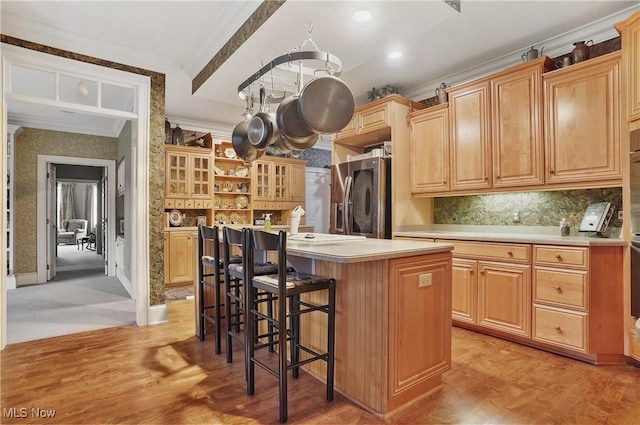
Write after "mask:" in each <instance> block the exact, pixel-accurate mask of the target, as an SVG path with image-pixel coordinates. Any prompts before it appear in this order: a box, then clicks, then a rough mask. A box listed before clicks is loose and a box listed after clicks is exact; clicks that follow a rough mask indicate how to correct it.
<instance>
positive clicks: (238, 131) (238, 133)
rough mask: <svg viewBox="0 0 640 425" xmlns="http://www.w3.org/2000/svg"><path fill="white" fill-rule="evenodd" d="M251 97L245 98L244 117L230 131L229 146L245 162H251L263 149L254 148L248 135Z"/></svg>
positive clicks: (262, 152)
mask: <svg viewBox="0 0 640 425" xmlns="http://www.w3.org/2000/svg"><path fill="white" fill-rule="evenodd" d="M251 109H252V104H251V99H250V98H247V109H246V110H245V112H244V113H243V115H244V116H245V119H244V120H242V121H240V122H239V123H238V124H236V126H235V127H234V129H233V133H231V146H233V150H234V151H236V155H238V157H239V158H242V159H244V160H245V162H252V161H255V160H256V159H258V158H260V157H261V156H262V155H264V152H265V149H256V147H255V146H253V145H252V144H251V142H250V141H249V137H248V134H247V133H248V124H249V119H250V118H251Z"/></svg>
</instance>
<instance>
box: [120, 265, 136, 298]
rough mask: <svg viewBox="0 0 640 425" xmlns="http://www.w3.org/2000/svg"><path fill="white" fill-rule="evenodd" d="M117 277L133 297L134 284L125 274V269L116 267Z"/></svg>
mask: <svg viewBox="0 0 640 425" xmlns="http://www.w3.org/2000/svg"><path fill="white" fill-rule="evenodd" d="M116 277H117V278H118V280H119V281H120V283H122V286H123V287H124V289H125V291H127V293H128V294H129V296H130V297H133V295H132V291H133V286H132V285H131V281H130V280H129V279H128V278H127V276H125V274H124V270H121V269H120V268H119V267H116Z"/></svg>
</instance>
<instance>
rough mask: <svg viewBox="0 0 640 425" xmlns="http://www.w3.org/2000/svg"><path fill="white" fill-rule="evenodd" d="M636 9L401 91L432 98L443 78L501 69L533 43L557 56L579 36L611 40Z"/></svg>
mask: <svg viewBox="0 0 640 425" xmlns="http://www.w3.org/2000/svg"><path fill="white" fill-rule="evenodd" d="M636 10H640V5H636V6H631V7H629V8H627V9H624V10H621V11H619V12H617V13H614V14H612V15H609V16H606V17H604V18H602V19H599V20H597V21H594V22H592V23H590V24H587V25H583V26H581V27H578V28H575V29H573V30H570V31H567V32H564V33H562V34H559V35H556V36H554V37H550V38H547V39H545V40H540V41H538V42H537V43H532V44H528V45H526V46H524V47H522V48H521V49H518V50H516V51H513V52H510V53H507V54H505V55H503V56H499V57H497V58H494V59H492V60H490V61H486V62H483V63H481V64H479V65H476V66H473V67H471V68H467V69H464V70H462V71H459V72H456V73H454V74H450V75H444V76H442V77H440V78H436V79H435V80H432V81H429V82H427V83H424V84H421V85H419V86H416V87H414V88H411V89H408V90H402V91H401V94H402V96H404V97H406V98H408V99H411V100H415V101H421V100H424V99H428V98H431V97H433V96H435V90H436V88H438V87H439V86H440V84H441V83H442V82H443V81H444V82H445V83H446V84H447V85H449V86H455V85H458V84H462V83H465V82H467V81H472V80H475V79H478V78H481V77H485V76H487V75H491V74H494V73H497V72H500V71H502V70H504V69H506V68H508V67H510V66H513V65H516V64H518V63H521V62H522V59H521V56H522V53H523V52H525V51H527V50H528V49H529V48H530V47H531V46H532V45H533V46H542V47H543V48H544V49H545V50H544V54H545V55H547V56H549V57H552V58H553V57H557V56H562V55H565V54H567V53H569V52H571V51H572V50H573V47H572V46H573V43H575V41H576V40H593V43H594V44H597V43H600V42H602V41H606V40H610V39H612V38H615V37H617V36H618V35H619V34H618V32H617V31H616V30H615V28H614V24H616V23H618V22H620V21H622V20H624V19H626V18H627V17H628V16H629V15H631V14H632V13H633V12H635V11H636Z"/></svg>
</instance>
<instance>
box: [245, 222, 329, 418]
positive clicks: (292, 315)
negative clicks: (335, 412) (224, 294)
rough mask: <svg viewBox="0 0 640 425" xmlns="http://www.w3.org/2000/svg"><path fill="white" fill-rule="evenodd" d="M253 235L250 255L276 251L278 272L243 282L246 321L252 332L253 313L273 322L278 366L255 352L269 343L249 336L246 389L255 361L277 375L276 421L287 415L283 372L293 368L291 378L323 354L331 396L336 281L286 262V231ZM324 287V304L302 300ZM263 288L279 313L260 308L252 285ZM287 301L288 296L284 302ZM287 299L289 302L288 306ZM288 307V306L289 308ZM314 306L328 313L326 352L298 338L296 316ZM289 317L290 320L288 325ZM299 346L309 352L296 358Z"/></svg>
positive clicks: (313, 309) (249, 389) (252, 377)
mask: <svg viewBox="0 0 640 425" xmlns="http://www.w3.org/2000/svg"><path fill="white" fill-rule="evenodd" d="M252 235H253V241H252V243H251V244H247V245H248V249H247V250H246V252H245V254H244V255H245V256H248V257H250V258H251V257H253V255H254V250H261V251H267V252H268V251H277V253H278V266H279V267H278V273H277V274H270V275H262V276H249V274H247V275H246V279H247V282H251V285H247V286H248V288H247V289H248V291H247V299H248V303H247V311H248V312H249V319H248V320H247V324H248V326H250V327H251V329H249V332H251V333H252V335H254V336H255V335H256V334H255V333H256V330H255V329H254V327H253V326H252V325H253V323H254V321H253V320H251V318H252V317H258V318H262V319H265V320H267V321H268V322H269V323H271V324H272V325H273V326H274V327H275V328H276V332H277V337H278V338H277V341H276V344H277V348H278V368H277V369H274V368H272V367H270V366H269V365H268V364H267V363H266V362H264V361H262V360H260V359H257V358H256V357H255V353H256V350H259V349H262V348H265V347H268V346H269V343H266V344H263V343H260V341H259V340H258V341H256V338H247V356H248V379H247V393H248V394H249V395H253V393H254V387H255V382H254V380H255V370H254V369H255V365H258V366H260V367H262V368H263V369H265V370H267V371H268V372H269V373H271V374H272V375H274V376H276V377H277V378H278V381H279V406H280V409H279V413H280V422H286V421H287V372H288V370H292V375H293V378H298V369H299V367H300V366H302V365H305V364H307V363H311V362H313V361H316V360H323V361H325V362H326V363H327V377H326V383H327V400H333V379H334V351H335V297H336V295H335V287H336V281H335V279H333V278H326V277H321V276H314V275H309V274H305V273H299V272H296V271H295V270H293V269H292V268H288V267H287V234H286V232H284V231H280V232H279V233H278V234H277V235H276V234H273V233H269V232H263V231H259V230H254V231H253V232H252ZM325 289H327V290H328V300H327V303H326V304H312V303H311V302H305V301H302V300H301V298H300V295H301V294H304V293H309V292H314V291H320V290H325ZM258 290H259V291H264V292H267V293H271V294H274V295H277V296H278V299H277V302H276V306H277V316H274V315H273V314H270V313H269V312H267V313H266V314H265V313H263V312H260V311H259V309H258V308H257V304H256V302H255V300H256V298H255V294H256V291H258ZM287 301H288V302H287ZM287 304H288V306H287ZM287 307H288V308H287ZM312 312H322V313H325V314H327V350H326V352H324V353H317V352H316V351H315V350H314V349H311V348H310V347H307V346H304V345H302V344H301V341H300V316H301V315H303V314H309V313H312ZM287 321H289V326H288V327H287ZM287 341H289V345H290V358H291V360H290V361H288V360H287V358H288V352H287ZM300 350H302V351H304V352H306V353H307V354H308V355H309V356H308V357H307V358H306V359H304V360H302V359H300Z"/></svg>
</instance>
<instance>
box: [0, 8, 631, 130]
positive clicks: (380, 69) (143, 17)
mask: <svg viewBox="0 0 640 425" xmlns="http://www.w3.org/2000/svg"><path fill="white" fill-rule="evenodd" d="M258 6H260V2H259V1H193V2H191V1H138V2H132V1H108V2H102V1H80V2H79V1H8V0H2V2H0V14H1V22H0V24H1V27H0V28H1V32H2V34H5V35H9V36H12V37H16V38H20V39H24V40H28V41H31V42H35V43H40V44H43V45H47V46H52V47H56V48H59V49H64V50H69V51H73V52H76V53H81V54H85V55H89V56H93V57H98V58H101V59H107V60H111V61H114V62H119V63H123V64H127V65H132V66H136V67H141V68H145V69H149V70H152V71H157V72H161V73H164V74H166V114H167V116H168V117H170V120H171V122H172V123H173V124H176V123H179V124H181V126H182V127H187V128H189V127H194V126H200V127H205V128H206V127H207V126H212V127H215V128H220V129H223V130H224V129H227V130H229V131H230V129H231V128H233V126H234V125H235V124H236V123H237V122H239V121H240V120H241V119H242V117H241V115H240V114H241V113H242V112H243V111H244V108H245V104H244V102H243V101H242V100H241V99H240V98H239V97H238V90H237V89H238V86H239V85H240V84H241V83H242V82H243V81H244V80H245V79H247V78H249V77H250V76H251V75H253V74H254V73H255V72H256V71H257V70H258V69H260V68H261V67H262V66H263V65H264V64H265V63H269V61H271V60H272V59H274V58H275V57H278V56H280V55H283V54H285V53H287V52H289V51H291V50H293V49H297V48H299V46H300V45H301V44H302V43H303V42H305V41H306V40H308V39H309V38H311V39H312V40H313V42H314V43H315V44H316V45H317V47H318V49H320V50H321V51H325V52H329V53H331V54H333V55H335V56H337V57H338V58H339V59H340V61H341V65H342V74H341V76H340V77H341V78H342V79H343V80H344V81H345V82H346V83H347V84H348V85H349V86H350V88H351V90H352V91H353V93H354V96H355V98H356V104H358V105H360V104H363V103H366V102H367V101H368V100H367V91H368V90H371V88H372V87H378V88H379V87H381V86H384V85H387V84H389V85H391V86H394V87H396V88H398V89H399V90H400V93H401V94H402V95H404V96H406V97H409V98H411V99H414V100H422V99H425V98H428V97H431V96H433V95H434V89H435V88H436V87H437V86H438V85H439V84H440V83H441V82H443V81H444V82H446V83H447V84H449V85H451V84H457V83H460V82H462V81H466V80H469V79H472V78H475V77H478V76H480V75H486V74H488V73H491V72H494V71H496V70H498V69H503V68H505V67H507V66H509V65H512V64H515V63H517V62H520V61H521V59H520V56H521V55H522V53H524V52H525V51H526V50H528V49H529V48H530V47H531V46H535V47H536V48H538V49H541V48H543V47H544V51H543V53H544V54H548V55H550V56H558V55H561V54H565V53H568V52H570V51H571V50H572V49H573V46H572V43H573V42H574V41H579V40H588V39H593V40H594V42H600V41H603V40H606V39H609V38H613V37H615V36H616V33H615V30H614V29H613V23H615V22H618V21H620V20H622V19H624V18H625V17H626V16H628V15H630V14H631V13H633V12H634V11H635V10H638V9H639V8H640V6H639V4H638V2H637V1H613V0H607V1H558V0H556V1H505V0H503V1H483V0H475V1H474V0H461V5H460V9H461V10H460V12H458V11H456V10H454V9H453V8H452V7H450V6H449V5H448V4H446V3H445V2H443V1H440V0H421V1H415V0H414V1H390V0H389V1H313V0H288V1H287V2H285V3H284V4H283V5H282V6H281V7H280V8H279V9H277V11H276V12H275V13H274V14H273V15H272V16H271V17H270V18H269V19H267V20H266V22H265V23H264V24H262V26H260V27H259V28H258V29H257V30H256V31H255V32H254V33H253V34H252V35H251V36H250V37H249V38H248V39H247V40H246V41H245V42H244V43H243V44H242V45H240V46H239V47H238V48H237V49H235V51H233V53H232V54H231V55H230V57H229V58H228V59H227V60H226V61H225V62H224V63H222V65H221V66H219V68H218V69H217V70H216V71H215V72H214V73H213V74H212V75H211V76H209V77H208V78H207V79H206V80H205V81H204V83H203V84H202V85H201V86H200V87H199V88H198V89H197V90H196V91H195V93H193V94H192V81H193V79H194V77H196V75H197V74H198V73H199V72H200V71H201V70H203V68H204V67H205V66H206V65H207V63H208V62H209V61H210V60H211V59H212V58H213V57H214V56H215V55H216V53H217V52H218V51H219V50H220V49H221V48H223V46H224V45H225V43H227V41H228V40H229V39H230V38H232V37H233V35H234V33H236V31H238V30H239V29H240V31H241V32H242V31H243V29H244V28H243V25H244V24H245V22H246V21H247V19H248V18H249V17H250V16H251V14H252V13H253V12H254V11H255V10H256V8H258ZM360 9H368V10H369V11H371V13H372V15H373V17H372V19H371V20H370V21H369V22H366V23H361V24H358V23H356V22H354V21H353V20H352V15H353V13H354V12H355V11H356V10H360ZM245 28H246V27H245ZM310 29H312V31H311V33H309V30H310ZM309 48H312V45H311V44H310V43H306V45H305V49H304V50H307V49H309ZM392 50H397V51H400V52H402V54H403V56H402V57H401V58H399V59H396V60H391V59H389V58H388V57H387V55H388V53H389V52H390V51H392ZM263 83H264V84H265V85H267V87H268V85H269V84H270V80H269V79H268V78H266V79H265V81H263ZM8 115H9V120H10V122H12V120H13V123H15V124H22V125H27V124H25V123H28V124H29V125H30V126H33V127H39V128H52V127H53V126H55V125H62V124H64V126H65V130H64V131H70V130H69V129H71V128H73V125H74V123H76V122H78V123H80V122H81V121H82V120H86V119H93V120H96V117H88V116H84V115H83V114H60V115H64V116H60V117H59V116H54V115H53V112H51V111H46V110H45V111H43V110H42V109H37V108H31V107H27V106H26V105H24V104H16V103H10V104H9V105H8ZM103 119H104V118H103ZM20 120H22V122H20ZM86 124H87V122H86V121H85V122H83V123H82V126H83V127H86ZM95 125H96V128H98V127H99V128H100V129H102V128H104V129H109V128H113V125H111V124H109V123H104V122H99V123H98V122H96V124H95ZM52 129H55V128H52ZM100 131H103V130H100ZM104 131H107V130H104Z"/></svg>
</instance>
